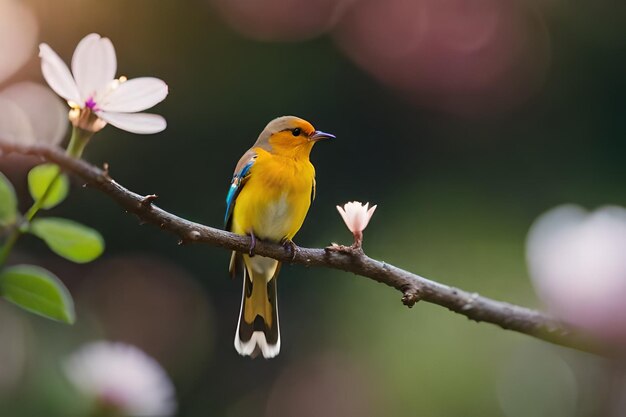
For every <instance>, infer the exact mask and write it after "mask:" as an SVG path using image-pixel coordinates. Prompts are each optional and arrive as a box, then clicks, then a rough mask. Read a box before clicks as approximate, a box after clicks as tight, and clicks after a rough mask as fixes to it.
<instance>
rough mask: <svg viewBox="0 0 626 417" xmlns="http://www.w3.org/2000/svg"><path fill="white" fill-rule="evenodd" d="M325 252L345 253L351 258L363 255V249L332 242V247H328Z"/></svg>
mask: <svg viewBox="0 0 626 417" xmlns="http://www.w3.org/2000/svg"><path fill="white" fill-rule="evenodd" d="M324 250H325V251H326V252H338V253H345V254H346V255H351V256H358V255H362V254H363V249H361V248H360V247H356V246H354V245H352V246H345V245H338V244H337V243H335V242H332V243H331V244H330V246H326V247H325V248H324Z"/></svg>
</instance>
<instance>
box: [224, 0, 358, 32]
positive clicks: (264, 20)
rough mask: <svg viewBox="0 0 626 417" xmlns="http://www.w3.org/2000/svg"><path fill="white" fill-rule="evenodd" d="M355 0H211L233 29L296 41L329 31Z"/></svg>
mask: <svg viewBox="0 0 626 417" xmlns="http://www.w3.org/2000/svg"><path fill="white" fill-rule="evenodd" d="M355 1H357V0H265V1H251V0H212V3H213V4H214V5H215V7H216V8H217V10H218V12H219V13H220V15H221V16H222V17H223V18H224V20H226V22H228V24H230V25H231V26H232V27H233V28H235V29H236V30H237V31H239V32H241V33H242V34H244V35H246V36H249V37H251V38H254V39H258V40H265V41H276V40H282V41H298V40H304V39H309V38H313V37H315V36H318V35H320V34H322V33H324V32H326V31H327V30H329V29H330V28H331V27H332V26H333V25H334V24H335V23H336V21H337V19H338V18H339V17H340V16H341V15H342V13H343V12H344V11H345V9H346V8H347V7H349V6H350V5H351V4H352V3H355Z"/></svg>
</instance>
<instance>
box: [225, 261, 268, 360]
mask: <svg viewBox="0 0 626 417" xmlns="http://www.w3.org/2000/svg"><path fill="white" fill-rule="evenodd" d="M242 264H243V265H242ZM241 266H244V267H243V268H241ZM236 268H240V269H241V270H242V272H243V294H242V296H241V310H240V312H239V323H238V324H237V333H235V349H237V352H239V354H240V355H243V356H251V357H253V358H254V357H256V356H257V355H258V354H259V352H260V353H261V354H262V355H263V357H264V358H266V359H267V358H273V357H274V356H276V355H278V352H280V326H279V324H278V300H277V298H276V296H277V293H276V279H277V277H278V271H279V270H280V262H278V261H276V260H275V259H271V258H264V257H262V256H258V255H257V256H255V257H252V258H251V257H249V256H248V255H240V254H233V259H232V260H231V272H236V271H235V269H236Z"/></svg>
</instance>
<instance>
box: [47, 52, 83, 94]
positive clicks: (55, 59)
mask: <svg viewBox="0 0 626 417" xmlns="http://www.w3.org/2000/svg"><path fill="white" fill-rule="evenodd" d="M39 57H41V72H42V73H43V77H44V78H45V79H46V82H47V83H48V85H49V86H50V88H52V89H53V90H54V92H55V93H57V94H58V95H60V96H61V97H63V98H64V99H65V100H67V101H73V102H75V103H81V101H82V100H81V97H80V93H79V92H78V87H77V86H76V81H74V78H73V77H72V74H71V73H70V69H69V68H68V67H67V65H65V62H63V60H61V58H59V56H58V55H57V53H56V52H54V51H53V50H52V48H50V46H48V44H45V43H42V44H40V45H39Z"/></svg>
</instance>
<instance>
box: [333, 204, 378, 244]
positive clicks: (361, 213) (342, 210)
mask: <svg viewBox="0 0 626 417" xmlns="http://www.w3.org/2000/svg"><path fill="white" fill-rule="evenodd" d="M376 207H377V206H376V205H374V206H372V207H371V208H370V207H369V203H365V204H362V203H361V202H359V201H351V202H348V203H346V204H344V205H343V207H341V206H337V211H339V214H341V217H342V218H343V221H344V222H345V223H346V226H347V227H348V229H349V230H350V231H351V232H352V234H353V235H354V245H353V246H354V247H355V248H360V247H361V243H362V242H363V230H365V228H366V227H367V224H368V223H369V221H370V219H371V218H372V215H373V214H374V211H375V210H376Z"/></svg>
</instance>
